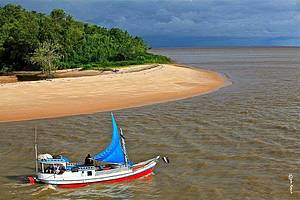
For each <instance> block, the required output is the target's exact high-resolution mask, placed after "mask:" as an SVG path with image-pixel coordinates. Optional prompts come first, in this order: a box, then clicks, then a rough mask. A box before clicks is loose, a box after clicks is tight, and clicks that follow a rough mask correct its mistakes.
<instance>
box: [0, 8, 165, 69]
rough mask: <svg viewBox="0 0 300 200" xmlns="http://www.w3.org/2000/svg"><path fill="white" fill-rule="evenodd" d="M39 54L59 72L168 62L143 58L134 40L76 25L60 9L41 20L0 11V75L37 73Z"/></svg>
mask: <svg viewBox="0 0 300 200" xmlns="http://www.w3.org/2000/svg"><path fill="white" fill-rule="evenodd" d="M52 47H53V48H52ZM54 47H55V48H54ZM49 52H50V53H49ZM43 53H44V55H47V56H48V55H50V54H51V53H52V54H51V55H50V57H51V56H52V57H51V59H52V58H53V59H52V60H51V59H50V61H51V62H52V61H53V62H55V63H54V64H55V65H56V66H57V67H58V68H59V69H66V68H75V67H83V68H86V69H88V68H98V67H106V66H108V67H111V66H124V65H130V64H144V63H167V62H169V61H170V60H169V59H168V58H166V57H164V56H158V55H153V54H150V53H147V45H146V44H145V42H144V41H143V39H142V38H140V37H134V36H131V35H130V34H128V33H127V32H126V31H122V30H121V29H118V28H112V29H107V28H104V27H100V26H97V25H93V24H88V23H83V22H79V21H76V20H75V19H74V18H73V17H72V16H70V15H68V14H66V13H65V12H64V10H61V9H55V10H53V11H52V12H51V13H50V15H46V14H42V13H38V12H35V11H27V10H25V9H24V8H22V7H21V6H18V5H12V4H8V5H6V6H4V7H0V72H2V73H4V72H10V71H18V70H40V69H41V62H39V57H38V56H39V54H40V55H41V54H43ZM34 56H35V57H34Z"/></svg>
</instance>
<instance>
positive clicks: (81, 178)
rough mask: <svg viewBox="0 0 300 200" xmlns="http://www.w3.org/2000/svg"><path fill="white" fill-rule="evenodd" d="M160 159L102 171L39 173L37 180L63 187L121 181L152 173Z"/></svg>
mask: <svg viewBox="0 0 300 200" xmlns="http://www.w3.org/2000/svg"><path fill="white" fill-rule="evenodd" d="M158 160H159V156H157V157H156V158H154V159H151V160H147V161H145V162H141V163H138V164H136V165H133V166H132V167H125V166H122V167H119V168H116V169H109V170H101V171H97V170H86V171H78V172H71V171H66V172H64V173H63V174H49V173H38V174H37V180H38V181H40V182H42V183H46V184H52V185H59V186H61V187H81V186H85V185H88V184H93V183H103V182H120V181H126V180H132V179H137V178H139V177H143V176H146V175H149V174H151V173H152V171H153V170H154V167H155V165H156V164H157V163H158Z"/></svg>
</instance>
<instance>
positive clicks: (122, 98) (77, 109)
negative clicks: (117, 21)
mask: <svg viewBox="0 0 300 200" xmlns="http://www.w3.org/2000/svg"><path fill="white" fill-rule="evenodd" d="M228 84H229V82H228V80H227V79H226V77H224V76H223V75H221V74H219V73H217V72H214V71H209V70H205V69H200V68H194V67H190V66H185V65H178V64H160V65H156V66H154V65H138V66H134V67H130V68H127V69H126V68H124V69H120V70H119V71H118V72H111V73H105V74H98V75H95V76H84V77H76V78H59V79H52V80H50V81H49V80H42V81H30V82H16V83H7V84H1V85H0V91H1V92H0V122H11V121H24V120H34V119H45V118H56V117H64V116H72V115H80V114H90V113H96V112H105V111H112V110H120V109H125V108H132V107H140V106H145V105H151V104H156V103H163V102H168V101H174V100H180V99H185V98H190V97H193V96H198V95H201V94H206V93H209V92H213V91H216V90H218V89H220V88H222V87H224V86H226V85H228Z"/></svg>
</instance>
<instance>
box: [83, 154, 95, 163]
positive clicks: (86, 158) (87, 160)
mask: <svg viewBox="0 0 300 200" xmlns="http://www.w3.org/2000/svg"><path fill="white" fill-rule="evenodd" d="M84 165H87V166H91V165H94V161H93V160H92V158H91V155H90V154H88V155H87V156H86V157H85V160H84Z"/></svg>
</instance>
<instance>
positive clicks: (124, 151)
mask: <svg viewBox="0 0 300 200" xmlns="http://www.w3.org/2000/svg"><path fill="white" fill-rule="evenodd" d="M120 135H121V144H122V149H123V153H124V157H125V166H126V167H127V166H128V155H127V151H126V146H125V137H124V135H123V131H122V128H120Z"/></svg>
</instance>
